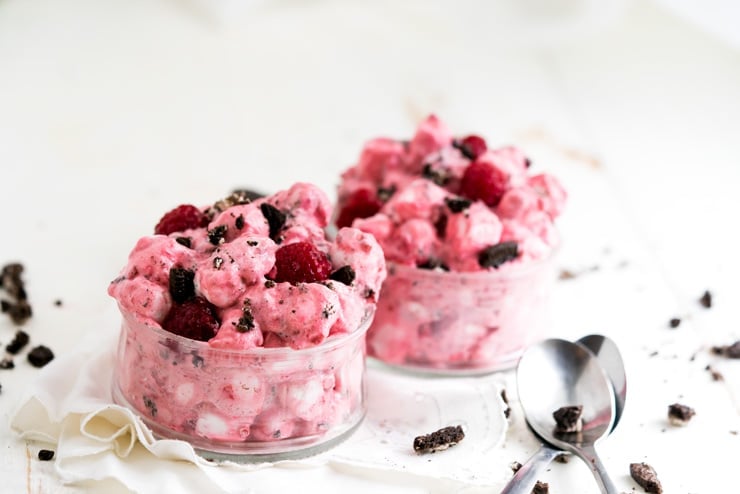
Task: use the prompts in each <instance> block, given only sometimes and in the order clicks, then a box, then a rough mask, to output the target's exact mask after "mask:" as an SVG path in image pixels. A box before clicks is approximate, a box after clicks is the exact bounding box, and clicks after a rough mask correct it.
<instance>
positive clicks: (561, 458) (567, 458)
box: [554, 451, 570, 463]
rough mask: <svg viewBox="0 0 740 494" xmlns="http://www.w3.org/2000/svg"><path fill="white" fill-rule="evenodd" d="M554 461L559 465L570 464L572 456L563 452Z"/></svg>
mask: <svg viewBox="0 0 740 494" xmlns="http://www.w3.org/2000/svg"><path fill="white" fill-rule="evenodd" d="M554 461H557V462H558V463H568V462H569V461H570V455H569V454H568V453H566V452H565V451H563V452H562V453H560V454H559V455H557V456H556V457H555V460H554Z"/></svg>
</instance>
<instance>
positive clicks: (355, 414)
mask: <svg viewBox="0 0 740 494" xmlns="http://www.w3.org/2000/svg"><path fill="white" fill-rule="evenodd" d="M330 217H331V207H330V203H329V200H328V198H327V197H326V195H325V194H324V193H323V192H321V191H320V190H319V189H318V188H316V187H315V186H313V185H310V184H304V183H298V184H295V185H294V186H292V187H291V188H290V189H288V190H285V191H281V192H278V193H276V194H274V195H272V196H269V197H262V198H257V199H254V200H250V199H249V198H248V197H247V196H246V195H245V194H243V193H235V194H232V195H231V196H230V197H228V198H226V199H224V200H222V201H219V202H217V203H216V204H214V205H213V206H211V207H207V208H197V207H195V206H192V205H182V206H179V207H177V208H175V209H174V210H172V211H170V212H169V213H167V214H166V215H165V216H164V217H163V218H162V219H161V221H160V222H159V224H158V225H157V226H156V228H155V234H154V235H150V236H145V237H143V238H141V239H139V241H138V242H137V243H136V246H135V247H134V249H133V251H132V252H131V254H130V255H129V259H128V263H127V264H126V266H125V267H124V268H123V270H122V271H121V274H120V276H119V277H118V278H116V279H115V280H114V281H113V282H112V283H111V285H110V287H109V289H108V291H109V293H110V295H111V296H112V297H113V298H115V299H116V301H117V302H118V306H119V308H120V310H121V314H122V315H123V324H122V330H121V337H120V342H119V347H118V355H117V362H116V372H115V378H114V380H115V382H114V397H115V399H116V400H117V401H118V402H120V403H122V404H125V405H127V406H129V407H131V408H133V409H134V410H136V411H138V412H139V414H140V415H141V416H142V418H143V419H144V420H145V422H146V423H147V424H148V425H149V426H150V427H151V428H152V429H153V430H154V432H155V433H157V434H159V435H161V436H163V437H168V438H176V439H183V440H187V441H189V442H190V443H191V444H193V445H194V446H195V447H196V448H198V449H199V450H201V452H202V453H205V455H206V456H208V455H210V456H219V455H242V456H241V458H242V459H244V460H248V459H250V458H259V459H263V460H264V459H276V458H284V457H290V456H291V455H293V454H298V455H299V456H300V455H303V454H311V453H313V452H316V451H320V450H322V449H326V448H328V447H330V446H331V445H332V444H334V443H336V442H338V441H340V440H341V439H343V438H344V437H346V436H347V435H348V434H350V433H351V432H352V431H353V430H354V428H356V427H357V425H359V423H360V421H361V420H362V417H363V416H364V413H365V408H366V407H365V401H364V400H365V391H364V386H365V385H364V373H365V333H366V331H367V328H368V327H369V325H370V322H371V321H372V318H373V313H374V311H375V306H376V299H377V297H378V295H379V293H380V287H381V284H382V283H383V280H384V279H385V276H386V267H385V260H384V257H383V253H382V250H381V249H380V246H379V245H378V243H377V242H376V240H375V238H374V237H373V236H372V235H370V234H368V233H364V232H362V231H360V230H357V229H355V228H342V229H340V230H339V232H338V233H337V235H336V237H335V238H334V240H329V239H328V238H327V237H326V235H325V231H324V229H325V227H326V226H327V223H328V221H329V218H330Z"/></svg>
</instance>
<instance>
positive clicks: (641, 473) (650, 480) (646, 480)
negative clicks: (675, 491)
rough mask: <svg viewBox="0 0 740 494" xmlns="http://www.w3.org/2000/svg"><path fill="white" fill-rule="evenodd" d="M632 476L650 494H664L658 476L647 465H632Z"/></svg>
mask: <svg viewBox="0 0 740 494" xmlns="http://www.w3.org/2000/svg"><path fill="white" fill-rule="evenodd" d="M630 476H632V478H633V479H634V480H635V482H637V484H638V485H639V486H640V487H642V488H643V489H645V492H647V493H649V494H663V486H661V485H660V480H658V474H657V473H656V472H655V470H654V469H653V467H651V466H650V465H648V464H647V463H630Z"/></svg>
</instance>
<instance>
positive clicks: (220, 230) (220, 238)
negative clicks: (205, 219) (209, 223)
mask: <svg viewBox="0 0 740 494" xmlns="http://www.w3.org/2000/svg"><path fill="white" fill-rule="evenodd" d="M227 229H228V227H227V226H226V225H219V226H217V227H216V228H214V229H213V230H208V241H209V242H211V243H212V244H213V245H220V244H222V243H224V242H225V241H226V230H227Z"/></svg>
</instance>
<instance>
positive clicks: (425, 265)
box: [416, 258, 450, 271]
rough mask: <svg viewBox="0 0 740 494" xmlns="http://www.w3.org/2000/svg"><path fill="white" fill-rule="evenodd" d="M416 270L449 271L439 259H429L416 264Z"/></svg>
mask: <svg viewBox="0 0 740 494" xmlns="http://www.w3.org/2000/svg"><path fill="white" fill-rule="evenodd" d="M416 267H417V268H419V269H429V270H432V271H434V270H439V271H449V270H450V268H449V266H447V264H445V263H443V262H442V261H440V260H439V259H434V258H429V259H427V260H426V261H424V262H422V263H420V264H417V265H416Z"/></svg>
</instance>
